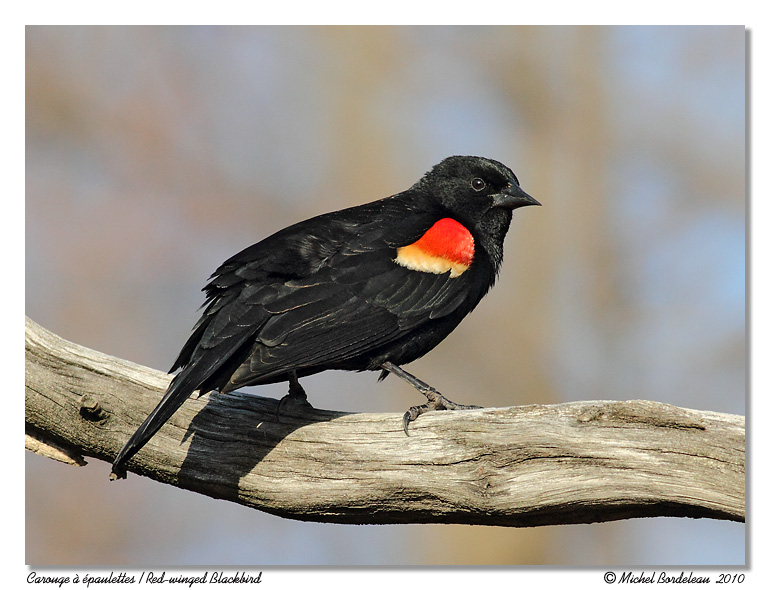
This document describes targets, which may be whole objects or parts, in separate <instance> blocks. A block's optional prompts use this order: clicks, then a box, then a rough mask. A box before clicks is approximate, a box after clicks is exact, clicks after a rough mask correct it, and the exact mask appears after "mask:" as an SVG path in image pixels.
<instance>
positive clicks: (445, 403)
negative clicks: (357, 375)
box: [382, 361, 481, 436]
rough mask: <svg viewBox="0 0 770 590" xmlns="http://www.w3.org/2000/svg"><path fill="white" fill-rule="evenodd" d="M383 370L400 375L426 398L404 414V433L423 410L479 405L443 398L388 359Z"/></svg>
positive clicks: (471, 407) (477, 408)
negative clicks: (458, 402)
mask: <svg viewBox="0 0 770 590" xmlns="http://www.w3.org/2000/svg"><path fill="white" fill-rule="evenodd" d="M382 368H383V370H384V371H388V372H389V373H393V374H394V375H396V376H398V377H401V379H403V380H404V381H406V382H407V383H409V384H411V385H412V386H413V387H414V388H415V389H417V390H418V391H419V392H420V393H422V394H423V395H424V396H425V397H427V398H428V403H425V404H422V405H420V406H412V407H411V408H409V410H408V411H407V412H406V413H405V414H404V433H405V434H406V435H407V436H409V424H410V423H411V422H413V421H415V420H416V419H417V417H418V416H420V415H422V414H424V413H425V412H432V411H434V410H479V409H481V406H472V405H463V404H456V403H454V402H453V401H451V400H449V399H447V398H445V397H444V396H443V395H441V393H440V392H439V391H437V390H436V389H434V388H433V387H431V386H430V385H428V384H427V383H425V381H421V380H420V379H418V378H417V377H415V376H414V375H412V374H411V373H407V372H406V371H404V369H402V368H401V367H399V366H397V365H394V364H393V363H391V362H390V361H386V362H384V363H383V364H382Z"/></svg>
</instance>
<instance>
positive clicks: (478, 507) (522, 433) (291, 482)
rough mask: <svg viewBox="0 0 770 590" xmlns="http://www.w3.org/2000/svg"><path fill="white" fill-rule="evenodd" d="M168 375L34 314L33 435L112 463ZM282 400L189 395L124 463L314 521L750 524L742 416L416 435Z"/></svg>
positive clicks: (564, 407) (474, 424) (550, 413)
mask: <svg viewBox="0 0 770 590" xmlns="http://www.w3.org/2000/svg"><path fill="white" fill-rule="evenodd" d="M169 380H170V377H169V376H168V375H166V374H165V373H162V372H159V371H155V370H152V369H149V368H146V367H142V366H139V365H136V364H133V363H130V362H128V361H124V360H121V359H117V358H114V357H111V356H108V355H105V354H102V353H100V352H96V351H93V350H90V349H87V348H84V347H82V346H78V345H76V344H72V343H70V342H67V341H65V340H63V339H61V338H59V337H58V336H56V335H54V334H52V333H50V332H48V331H47V330H45V329H43V328H41V327H40V326H38V325H37V324H35V323H34V322H32V321H31V320H29V319H27V321H26V430H27V435H28V436H29V437H31V438H32V439H35V440H36V441H41V442H43V443H45V447H51V446H53V445H55V446H57V447H59V448H60V449H63V454H64V455H66V456H70V457H81V456H91V457H96V458H99V459H102V460H105V461H110V462H111V461H112V459H113V457H114V456H115V454H116V453H117V452H118V450H119V449H120V447H121V446H122V445H123V443H124V442H125V441H126V440H127V439H128V437H129V436H130V435H131V434H132V433H133V431H134V430H135V429H136V428H137V427H138V426H139V424H140V423H141V421H142V420H143V419H144V418H145V417H146V416H147V414H148V413H149V412H150V411H151V410H152V409H153V408H154V407H155V404H156V403H157V402H158V400H159V399H160V397H161V396H162V394H163V392H164V391H165V388H166V386H167V385H168V382H169ZM277 404H278V401H277V400H274V399H268V398H262V397H258V396H254V395H248V394H245V393H238V392H236V393H230V394H227V395H220V394H216V393H214V394H209V395H207V396H203V397H200V398H191V399H189V400H188V401H187V402H186V403H185V404H184V406H183V407H182V408H181V409H180V410H179V411H178V412H177V413H176V414H175V415H174V416H173V417H172V418H171V420H170V421H169V422H168V423H167V424H166V425H165V426H163V428H161V430H160V431H159V432H158V433H157V434H156V435H155V436H154V437H153V438H152V439H151V440H150V442H149V443H148V444H147V446H146V447H145V448H144V449H142V451H140V452H139V453H138V454H137V455H136V457H134V459H132V460H131V461H130V462H129V463H128V469H129V470H130V471H133V472H135V473H138V474H141V475H145V476H147V477H150V478H152V479H155V480H157V481H161V482H164V483H168V484H171V485H175V486H178V487H180V488H185V489H189V490H193V491H196V492H199V493H202V494H207V495H209V496H212V497H214V498H223V499H226V500H231V501H233V502H238V503H241V504H245V505H247V506H251V507H254V508H258V509H260V510H265V511H267V512H271V513H274V514H278V515H281V516H285V517H289V518H295V519H300V520H312V521H325V522H341V523H362V524H363V523H418V522H421V523H466V524H486V525H499V526H539V525H550V524H565V523H588V522H599V521H608V520H617V519H622V518H632V517H646V516H689V517H707V518H717V519H728V520H735V521H743V520H744V510H745V500H744V487H745V474H744V448H745V435H744V418H743V417H741V416H734V415H729V414H720V413H716V412H706V411H697V410H689V409H683V408H678V407H675V406H670V405H667V404H662V403H657V402H651V401H622V402H618V401H586V402H576V403H567V404H558V405H548V406H545V405H535V406H524V407H511V408H489V409H480V410H468V411H458V412H431V413H430V414H426V415H424V416H422V417H420V419H419V420H418V421H416V422H415V423H413V424H412V425H411V429H410V434H411V436H409V437H407V436H405V435H404V432H403V430H402V416H401V414H347V413H342V412H330V411H325V410H315V409H313V410H309V411H308V412H303V414H302V417H301V418H300V417H291V416H281V418H280V420H279V419H278V418H277V411H276V410H277ZM31 450H33V451H34V450H36V449H35V448H32V449H31ZM48 456H50V454H48ZM73 463H75V464H77V463H78V461H77V460H75V461H73ZM79 463H80V464H82V463H83V461H82V458H81V461H80V462H79ZM105 477H107V471H106V470H105ZM115 485H120V484H119V483H116V484H115Z"/></svg>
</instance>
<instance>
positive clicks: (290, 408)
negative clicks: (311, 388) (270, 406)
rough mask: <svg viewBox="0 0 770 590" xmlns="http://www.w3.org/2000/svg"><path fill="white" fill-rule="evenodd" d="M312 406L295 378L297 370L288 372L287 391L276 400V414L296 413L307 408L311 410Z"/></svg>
mask: <svg viewBox="0 0 770 590" xmlns="http://www.w3.org/2000/svg"><path fill="white" fill-rule="evenodd" d="M312 409H313V406H311V405H310V402H309V401H307V394H306V393H305V390H304V389H303V388H302V386H301V385H300V384H299V379H297V372H296V371H292V372H291V373H289V393H287V394H286V395H284V396H283V397H282V398H281V401H279V402H278V416H279V417H280V416H281V414H286V413H291V414H297V413H300V414H301V413H302V412H304V411H307V410H312Z"/></svg>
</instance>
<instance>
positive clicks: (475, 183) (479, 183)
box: [471, 178, 487, 191]
mask: <svg viewBox="0 0 770 590" xmlns="http://www.w3.org/2000/svg"><path fill="white" fill-rule="evenodd" d="M486 186H487V183H486V182H484V181H483V180H481V179H480V178H474V179H473V180H471V187H472V188H473V190H475V191H483V190H484V189H485V188H486Z"/></svg>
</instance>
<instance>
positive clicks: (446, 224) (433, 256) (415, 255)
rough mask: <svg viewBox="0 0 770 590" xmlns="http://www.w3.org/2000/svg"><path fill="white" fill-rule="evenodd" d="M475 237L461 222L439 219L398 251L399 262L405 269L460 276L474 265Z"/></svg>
mask: <svg viewBox="0 0 770 590" xmlns="http://www.w3.org/2000/svg"><path fill="white" fill-rule="evenodd" d="M474 252H475V246H474V241H473V236H472V235H471V232H470V231H468V229H467V228H466V227H465V226H464V225H463V224H461V223H460V222H459V221H457V220H455V219H452V218H450V217H445V218H443V219H439V220H438V221H437V222H436V223H434V224H433V225H432V226H431V228H430V229H429V230H428V231H426V232H425V233H424V234H423V235H422V237H421V238H420V239H419V240H417V241H416V242H414V243H413V244H409V245H408V246H404V247H402V248H399V249H398V253H397V256H396V262H397V263H398V264H400V265H402V266H405V267H406V268H410V269H412V270H419V271H422V272H431V273H435V274H443V273H445V272H451V275H450V276H451V277H457V276H460V275H461V274H462V273H464V272H465V271H466V270H468V267H469V266H470V265H471V263H472V262H473V255H474Z"/></svg>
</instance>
